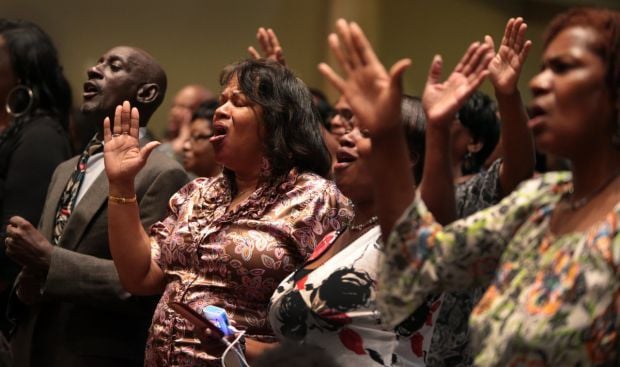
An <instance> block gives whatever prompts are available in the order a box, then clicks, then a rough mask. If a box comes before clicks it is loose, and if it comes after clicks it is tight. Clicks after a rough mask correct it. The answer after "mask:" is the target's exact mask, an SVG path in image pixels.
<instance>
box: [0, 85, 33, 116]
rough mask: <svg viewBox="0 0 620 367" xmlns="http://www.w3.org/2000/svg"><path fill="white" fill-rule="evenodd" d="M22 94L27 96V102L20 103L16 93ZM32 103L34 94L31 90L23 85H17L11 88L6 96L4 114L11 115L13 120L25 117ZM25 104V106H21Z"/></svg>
mask: <svg viewBox="0 0 620 367" xmlns="http://www.w3.org/2000/svg"><path fill="white" fill-rule="evenodd" d="M20 92H24V93H25V94H26V95H27V96H28V102H24V101H20V96H19V94H18V93H20ZM33 101H34V93H33V91H32V88H30V87H29V86H27V85H25V84H19V85H16V86H15V87H13V89H11V91H10V92H9V94H8V95H7V96H6V103H5V105H4V108H5V109H6V112H7V113H8V114H9V115H11V116H12V117H13V118H17V117H20V116H23V115H25V114H26V113H28V111H30V108H31V107H32V104H33ZM24 104H25V106H23V105H24Z"/></svg>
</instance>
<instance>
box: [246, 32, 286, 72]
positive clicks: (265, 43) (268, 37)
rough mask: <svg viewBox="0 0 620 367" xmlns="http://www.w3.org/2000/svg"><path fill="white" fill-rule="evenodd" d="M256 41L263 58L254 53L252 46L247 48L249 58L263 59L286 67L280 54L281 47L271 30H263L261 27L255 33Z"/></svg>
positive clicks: (256, 52)
mask: <svg viewBox="0 0 620 367" xmlns="http://www.w3.org/2000/svg"><path fill="white" fill-rule="evenodd" d="M256 39H257V40H258V43H259V44H260V47H261V49H262V50H263V53H264V56H261V54H260V53H259V52H258V51H256V49H255V48H254V47H253V46H250V47H248V52H249V53H250V56H252V57H253V58H254V59H255V60H258V59H261V58H265V59H270V60H273V61H276V62H278V63H280V64H282V65H283V66H286V60H285V59H284V55H283V54H282V46H280V41H279V40H278V37H277V36H276V33H275V32H274V31H273V29H271V28H267V29H265V28H263V27H260V28H258V31H257V32H256Z"/></svg>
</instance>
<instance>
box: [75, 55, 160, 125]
mask: <svg viewBox="0 0 620 367" xmlns="http://www.w3.org/2000/svg"><path fill="white" fill-rule="evenodd" d="M87 75H88V81H87V82H86V83H85V84H84V103H83V104H82V111H83V112H84V113H85V114H87V115H93V117H94V118H97V119H100V120H101V121H103V117H106V116H109V117H112V116H113V115H114V109H115V108H116V106H117V105H119V104H121V103H122V102H123V101H125V100H128V101H129V102H130V103H131V104H132V106H135V107H137V108H138V110H139V111H140V124H141V125H142V126H144V125H146V123H147V122H148V120H149V119H150V117H151V115H152V114H153V112H155V110H156V109H157V107H159V105H161V102H162V101H163V100H164V97H165V94H166V87H167V80H166V73H165V72H164V70H163V69H162V67H161V66H160V65H159V63H158V62H157V61H156V60H155V59H154V58H153V57H152V56H151V55H150V54H149V53H148V52H146V51H144V50H142V49H139V48H136V47H129V46H118V47H114V48H112V49H111V50H109V51H108V52H106V53H105V54H104V55H103V56H101V58H100V59H99V61H98V62H97V65H95V66H93V67H92V68H90V69H89V70H88V72H87Z"/></svg>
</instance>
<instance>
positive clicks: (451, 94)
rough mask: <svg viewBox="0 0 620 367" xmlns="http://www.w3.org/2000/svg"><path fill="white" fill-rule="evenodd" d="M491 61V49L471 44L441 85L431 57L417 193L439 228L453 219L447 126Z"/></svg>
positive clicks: (437, 59) (435, 61)
mask: <svg viewBox="0 0 620 367" xmlns="http://www.w3.org/2000/svg"><path fill="white" fill-rule="evenodd" d="M492 57H493V53H492V46H491V45H489V44H486V43H480V42H474V43H472V44H471V45H470V46H469V48H468V49H467V51H466V52H465V54H464V55H463V57H462V58H461V61H460V62H459V63H458V64H457V65H456V67H455V68H454V71H452V74H450V76H449V77H448V79H446V80H445V81H444V82H442V81H441V71H442V67H443V61H442V59H441V56H439V55H436V56H435V57H434V59H433V62H432V63H431V67H430V70H429V72H428V78H427V80H426V86H425V87H424V94H423V96H422V104H423V106H424V112H425V113H426V119H427V126H426V148H425V149H426V153H425V155H424V173H423V176H422V182H421V183H420V192H421V194H422V199H423V200H424V202H425V203H426V205H427V207H428V208H429V210H430V211H431V213H433V215H434V216H435V218H436V219H437V221H438V222H439V223H442V224H447V223H450V222H452V221H454V220H455V219H456V203H455V197H454V179H453V177H452V162H451V160H452V159H451V151H452V141H451V139H450V126H451V125H452V123H453V121H454V119H455V116H456V113H457V112H458V110H459V109H460V108H461V107H462V106H463V104H464V103H465V102H466V101H467V99H468V98H469V97H470V96H471V95H472V93H473V92H474V91H475V90H476V88H478V86H480V83H482V81H483V80H484V78H485V77H486V76H487V75H488V73H489V72H488V71H487V70H486V69H487V66H488V64H489V62H490V61H491V58H492Z"/></svg>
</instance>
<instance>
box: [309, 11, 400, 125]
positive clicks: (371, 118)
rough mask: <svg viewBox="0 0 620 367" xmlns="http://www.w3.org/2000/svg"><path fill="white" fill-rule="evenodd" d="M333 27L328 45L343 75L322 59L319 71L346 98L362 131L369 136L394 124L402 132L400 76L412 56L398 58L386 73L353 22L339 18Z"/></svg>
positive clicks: (363, 35) (361, 32)
mask: <svg viewBox="0 0 620 367" xmlns="http://www.w3.org/2000/svg"><path fill="white" fill-rule="evenodd" d="M336 30H337V33H338V35H336V34H334V33H332V34H330V35H329V38H328V41H329V47H330V48H331V50H332V52H333V53H334V55H335V56H336V59H337V60H338V63H339V64H340V66H341V68H342V70H343V71H344V74H345V78H344V79H343V78H342V77H341V76H339V75H338V74H337V73H336V72H334V70H333V69H332V68H331V67H330V66H329V65H327V64H325V63H321V64H319V70H320V72H321V73H322V74H323V75H324V76H325V77H326V78H327V79H328V80H329V81H330V82H331V83H332V84H333V85H334V87H335V88H336V89H338V91H340V93H342V94H343V95H344V96H345V98H346V99H347V100H348V102H349V104H350V105H351V109H352V110H353V112H354V114H355V116H356V118H357V121H358V123H359V125H360V129H361V130H362V131H364V130H367V133H368V134H369V135H370V136H371V137H376V136H379V135H382V134H384V133H388V132H391V131H393V130H392V129H393V128H394V127H396V128H397V129H398V132H399V133H401V132H402V126H401V122H400V100H401V96H402V80H401V78H402V74H403V72H404V71H405V69H406V68H407V67H408V66H409V65H410V64H411V60H409V59H402V60H399V61H398V62H396V63H395V64H394V65H393V66H392V68H391V69H390V71H389V73H388V72H387V71H386V69H385V67H384V66H383V64H381V62H380V61H379V59H378V58H377V56H376V54H375V52H374V50H373V48H372V46H371V45H370V42H369V41H368V39H367V38H366V35H365V34H364V32H363V31H362V29H361V28H360V27H359V26H358V25H357V24H356V23H355V22H351V23H347V22H346V21H345V20H344V19H339V20H338V21H337V22H336Z"/></svg>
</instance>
